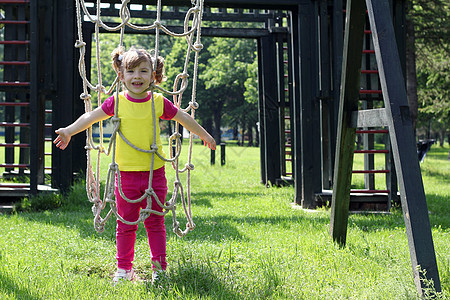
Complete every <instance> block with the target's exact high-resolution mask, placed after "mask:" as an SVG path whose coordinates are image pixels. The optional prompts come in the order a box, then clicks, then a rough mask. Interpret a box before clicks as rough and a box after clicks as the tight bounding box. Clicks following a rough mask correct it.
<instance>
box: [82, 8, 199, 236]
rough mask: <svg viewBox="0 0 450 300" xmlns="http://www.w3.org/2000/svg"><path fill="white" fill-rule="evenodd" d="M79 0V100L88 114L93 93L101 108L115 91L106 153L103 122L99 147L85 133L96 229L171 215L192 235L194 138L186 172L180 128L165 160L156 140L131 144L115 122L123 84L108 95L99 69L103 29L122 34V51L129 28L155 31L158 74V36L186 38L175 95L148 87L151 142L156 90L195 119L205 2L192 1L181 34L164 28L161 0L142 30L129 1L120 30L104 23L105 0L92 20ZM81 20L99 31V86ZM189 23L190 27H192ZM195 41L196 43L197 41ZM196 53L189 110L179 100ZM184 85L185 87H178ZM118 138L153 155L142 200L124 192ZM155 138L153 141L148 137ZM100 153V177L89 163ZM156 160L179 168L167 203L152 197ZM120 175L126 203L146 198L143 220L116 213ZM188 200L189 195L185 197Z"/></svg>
mask: <svg viewBox="0 0 450 300" xmlns="http://www.w3.org/2000/svg"><path fill="white" fill-rule="evenodd" d="M75 1H76V14H77V29H78V40H77V41H76V43H75V47H76V48H78V49H79V51H80V60H79V64H78V69H79V73H80V77H81V78H82V80H83V93H82V94H81V95H80V98H81V99H82V100H83V101H84V103H85V111H92V97H91V95H90V94H89V90H91V91H93V92H96V93H97V95H98V96H97V105H98V106H101V104H102V100H101V99H102V94H111V93H112V91H113V90H114V88H115V90H116V92H115V114H114V116H113V117H112V122H113V133H112V136H111V139H110V141H109V144H108V147H107V149H105V148H104V145H103V126H102V122H100V123H99V127H100V143H99V145H95V143H94V139H93V136H92V127H91V128H89V129H88V130H86V147H85V149H86V155H87V171H86V191H87V195H88V199H89V201H90V202H91V203H93V206H92V212H93V214H94V228H95V229H96V230H97V231H98V232H103V231H104V228H105V227H104V226H105V223H106V221H107V220H108V219H109V218H110V217H111V216H112V215H113V214H114V215H115V216H116V218H117V219H119V220H120V221H122V222H123V223H125V224H129V225H135V224H138V223H140V222H143V221H144V220H145V219H146V218H148V217H149V216H150V214H152V213H153V214H157V215H166V214H167V213H168V212H170V211H171V212H172V217H173V231H174V232H175V233H176V234H177V235H178V236H184V235H186V234H187V233H188V232H189V231H190V230H193V229H194V228H195V224H194V222H193V220H192V212H191V197H190V172H191V171H192V170H194V165H193V164H192V145H193V134H192V133H191V134H190V139H189V150H188V161H187V163H186V164H185V166H184V168H183V169H181V170H180V169H179V156H180V153H181V140H180V138H181V134H180V133H179V124H178V123H176V124H175V133H174V134H173V135H172V136H171V137H170V138H169V146H170V148H171V147H172V145H173V144H175V150H176V151H175V152H176V153H175V155H174V154H173V153H172V151H169V152H170V157H169V158H168V159H167V158H164V157H163V156H162V155H161V154H160V153H159V151H158V150H159V149H158V147H157V145H156V138H154V139H153V142H152V145H151V147H150V149H141V148H139V147H136V146H135V145H133V144H132V143H131V142H130V141H129V140H128V139H127V138H126V137H125V136H124V135H123V133H122V132H121V131H120V129H119V128H120V118H118V117H117V112H118V106H119V102H118V99H119V90H120V81H119V78H118V77H116V79H115V81H114V82H113V83H112V84H111V86H110V88H109V89H108V90H106V88H105V87H104V86H103V82H102V70H101V64H100V53H101V49H100V42H99V41H100V28H103V29H105V30H107V31H120V43H119V46H123V37H124V32H125V27H127V26H128V27H130V28H132V29H134V30H147V31H148V30H155V49H154V57H155V59H154V60H153V62H154V64H155V65H154V67H153V69H154V70H156V61H157V59H156V58H157V57H158V53H159V37H160V33H161V32H163V33H165V34H167V35H170V36H172V37H185V39H186V42H187V51H186V52H187V53H186V59H185V62H184V68H183V72H182V73H180V74H178V75H177V76H176V78H175V80H174V85H173V90H172V91H168V90H165V89H163V88H161V87H159V86H156V85H154V84H152V86H151V87H150V92H151V96H152V97H151V99H152V114H153V137H155V136H156V126H159V124H157V120H156V118H155V103H154V95H153V93H154V90H159V91H161V92H163V93H165V94H168V95H171V96H173V102H174V105H175V106H176V107H177V108H178V109H181V110H183V111H185V112H188V111H189V110H190V111H191V116H192V117H193V118H194V117H195V110H196V109H197V108H198V103H197V102H196V81H197V69H198V55H199V52H200V50H201V49H202V48H203V46H202V44H201V42H200V36H201V30H200V29H201V20H202V14H203V0H191V4H192V8H190V9H189V10H188V11H187V12H186V16H185V19H184V26H183V29H184V30H183V32H182V33H176V32H173V31H170V30H169V29H168V28H167V27H165V26H164V25H163V24H162V23H161V11H162V5H161V0H158V1H157V16H156V20H155V21H154V22H153V24H149V25H142V24H139V25H137V24H133V23H131V22H130V19H131V12H130V9H129V8H128V4H129V2H130V0H122V4H121V6H120V9H119V17H120V20H121V23H120V24H118V25H116V26H108V25H106V24H105V23H104V22H103V21H102V16H101V0H97V2H96V14H95V15H91V14H90V13H89V11H88V9H87V7H86V3H85V0H75ZM83 18H85V19H86V20H87V22H92V23H94V24H95V25H96V26H95V32H94V38H95V41H96V48H95V50H96V58H97V80H98V83H97V84H93V83H91V82H90V81H89V80H88V79H87V76H86V75H87V74H86V65H85V55H86V50H85V47H86V43H85V42H84V41H83V30H82V25H83ZM189 24H191V26H189ZM194 38H195V42H194ZM192 51H194V53H195V58H194V70H193V73H194V74H193V85H192V96H191V101H190V102H189V105H188V107H186V108H184V109H183V108H182V107H181V99H182V96H183V93H184V91H185V90H186V88H187V87H188V78H189V75H188V72H187V71H188V64H189V57H190V54H191V53H192ZM180 81H181V83H180ZM179 84H180V88H179V89H178V85H179ZM117 135H119V136H120V138H122V139H123V140H124V141H125V142H126V143H127V144H128V145H130V146H131V147H133V148H134V149H136V150H138V151H141V152H145V153H149V154H151V166H150V175H149V184H148V189H147V190H146V191H145V193H144V195H142V196H141V197H139V198H138V199H128V198H127V197H126V196H125V194H124V193H123V190H122V184H121V176H120V171H119V166H118V165H117V163H116V159H115V155H116V146H115V145H116V138H117ZM150 138H151V137H150ZM93 150H94V151H97V167H96V172H94V171H93V167H92V159H91V151H93ZM101 154H105V155H110V154H111V163H110V165H109V169H108V173H107V176H106V186H105V192H104V195H103V198H102V197H101V196H100V158H101ZM155 155H156V156H158V157H159V158H160V159H162V160H164V161H166V162H170V163H171V164H172V166H173V168H174V169H175V181H174V189H173V193H172V198H171V199H169V200H167V201H165V202H164V201H161V200H165V199H158V196H157V195H156V193H155V192H154V190H153V188H152V179H153V165H154V160H155ZM183 172H187V181H186V187H187V189H186V194H185V193H184V188H183V185H182V183H181V180H180V175H179V174H180V173H183ZM116 174H117V181H118V183H117V184H118V188H119V193H120V195H121V196H122V198H123V199H125V200H126V201H127V202H130V203H137V202H141V201H143V200H144V199H147V206H146V208H144V209H141V211H140V214H139V219H138V220H136V221H129V220H125V219H124V218H123V217H122V216H120V215H119V214H118V212H117V207H116V203H115V201H114V179H115V175H116ZM185 195H186V196H185ZM178 196H180V198H181V202H182V205H183V208H184V212H185V215H186V218H187V224H186V228H185V230H181V229H180V225H179V222H178V221H177V220H176V212H175V209H176V202H177V199H178ZM151 197H153V198H154V199H155V200H156V202H157V203H158V205H159V206H160V207H161V208H162V209H163V211H162V212H160V211H156V210H152V209H151V204H152V200H151ZM107 203H109V205H110V210H109V211H108V213H107V214H106V216H105V217H102V216H101V213H102V211H103V210H104V209H105V207H106V204H107Z"/></svg>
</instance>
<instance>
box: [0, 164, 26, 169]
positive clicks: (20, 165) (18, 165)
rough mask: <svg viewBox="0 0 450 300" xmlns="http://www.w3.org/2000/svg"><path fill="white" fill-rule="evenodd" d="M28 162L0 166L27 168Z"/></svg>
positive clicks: (0, 165)
mask: <svg viewBox="0 0 450 300" xmlns="http://www.w3.org/2000/svg"><path fill="white" fill-rule="evenodd" d="M29 166H30V165H29V164H0V168H28V167H29Z"/></svg>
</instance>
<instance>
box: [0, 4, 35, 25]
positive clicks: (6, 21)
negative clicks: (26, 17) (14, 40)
mask: <svg viewBox="0 0 450 300" xmlns="http://www.w3.org/2000/svg"><path fill="white" fill-rule="evenodd" d="M0 3H1V2H0ZM29 23H30V21H16V20H0V24H29Z"/></svg>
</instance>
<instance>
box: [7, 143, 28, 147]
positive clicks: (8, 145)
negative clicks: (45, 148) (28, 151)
mask: <svg viewBox="0 0 450 300" xmlns="http://www.w3.org/2000/svg"><path fill="white" fill-rule="evenodd" d="M0 147H5V148H13V147H18V148H28V147H30V144H18V143H0Z"/></svg>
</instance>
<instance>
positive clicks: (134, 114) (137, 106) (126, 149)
mask: <svg viewBox="0 0 450 300" xmlns="http://www.w3.org/2000/svg"><path fill="white" fill-rule="evenodd" d="M153 95H154V97H155V118H156V145H157V146H158V153H159V154H161V156H163V157H166V156H165V153H164V151H163V148H162V143H161V137H160V128H159V118H160V117H161V116H162V114H163V110H164V98H163V96H162V95H161V94H159V93H153ZM117 114H118V117H119V118H120V127H119V129H120V131H121V132H122V134H123V135H124V136H125V138H126V139H127V140H128V141H130V142H131V143H132V144H133V145H135V146H137V147H138V148H140V149H144V150H150V149H151V148H150V146H151V145H152V143H153V114H152V101H151V99H149V100H148V101H145V102H133V101H130V100H128V99H127V98H126V97H125V95H124V93H120V95H119V107H118V111H117ZM117 135H118V136H117V139H116V161H117V164H118V165H119V170H120V171H150V167H151V159H152V153H145V152H142V151H139V150H136V149H134V148H132V147H131V146H129V145H128V144H127V143H126V142H125V141H124V140H123V139H122V138H121V137H120V135H119V134H117ZM164 163H165V162H164V161H163V160H162V159H160V158H159V157H158V156H157V155H156V154H155V162H154V166H153V170H156V169H159V168H161V167H162V166H164Z"/></svg>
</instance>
